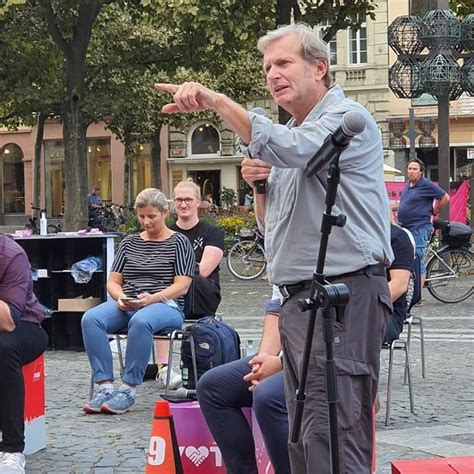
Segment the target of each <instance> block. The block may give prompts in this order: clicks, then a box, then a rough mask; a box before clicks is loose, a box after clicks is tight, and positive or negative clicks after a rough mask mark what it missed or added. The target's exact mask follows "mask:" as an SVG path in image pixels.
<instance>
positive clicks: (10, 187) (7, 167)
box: [0, 143, 25, 214]
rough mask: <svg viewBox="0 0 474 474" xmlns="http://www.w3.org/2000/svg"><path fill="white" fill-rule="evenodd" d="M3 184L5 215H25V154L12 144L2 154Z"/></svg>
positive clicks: (0, 156)
mask: <svg viewBox="0 0 474 474" xmlns="http://www.w3.org/2000/svg"><path fill="white" fill-rule="evenodd" d="M0 163H1V165H2V169H1V172H2V182H3V193H2V194H3V213H4V214H24V213H25V172H24V168H23V152H22V151H21V148H20V147H19V146H18V145H15V144H14V143H11V144H10V145H7V146H5V147H4V148H3V150H2V153H1V154H0Z"/></svg>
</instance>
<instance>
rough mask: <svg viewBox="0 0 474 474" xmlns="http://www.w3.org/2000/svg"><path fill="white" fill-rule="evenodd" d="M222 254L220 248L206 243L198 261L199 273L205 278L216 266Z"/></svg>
mask: <svg viewBox="0 0 474 474" xmlns="http://www.w3.org/2000/svg"><path fill="white" fill-rule="evenodd" d="M223 256H224V252H223V250H222V249H220V248H218V247H214V246H213V245H206V246H205V247H204V251H203V253H202V257H201V261H200V262H199V275H200V276H202V277H204V278H207V277H208V276H209V275H210V274H211V273H212V272H213V271H214V270H215V269H216V268H217V267H218V266H219V263H220V262H221V260H222V257H223Z"/></svg>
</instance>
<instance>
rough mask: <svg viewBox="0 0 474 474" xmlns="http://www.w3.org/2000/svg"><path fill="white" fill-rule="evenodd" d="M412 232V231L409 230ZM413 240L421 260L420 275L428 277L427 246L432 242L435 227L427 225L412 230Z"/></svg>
mask: <svg viewBox="0 0 474 474" xmlns="http://www.w3.org/2000/svg"><path fill="white" fill-rule="evenodd" d="M409 230H410V229H409ZM411 233H412V235H413V238H414V239H415V244H416V252H415V253H416V255H417V256H418V258H419V259H420V273H421V275H426V264H425V257H426V244H427V243H428V241H429V240H430V237H431V234H432V233H433V226H432V224H431V223H429V224H425V225H423V226H422V227H418V229H416V230H411Z"/></svg>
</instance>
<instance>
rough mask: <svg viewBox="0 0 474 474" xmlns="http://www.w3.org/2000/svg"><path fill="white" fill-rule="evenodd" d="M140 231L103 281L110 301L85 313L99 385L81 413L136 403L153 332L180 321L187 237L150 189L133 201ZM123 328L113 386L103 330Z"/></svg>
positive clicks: (187, 272) (190, 259)
mask: <svg viewBox="0 0 474 474" xmlns="http://www.w3.org/2000/svg"><path fill="white" fill-rule="evenodd" d="M135 210H136V212H137V217H138V221H139V223H140V225H141V226H142V228H143V231H142V232H141V233H140V234H133V235H129V236H128V237H126V238H125V239H124V240H123V241H122V242H121V244H120V247H119V249H118V252H117V255H116V256H115V259H114V262H113V264H112V269H111V272H110V276H109V280H108V282H107V290H108V293H109V296H110V299H109V301H107V302H106V303H103V304H101V305H99V306H96V307H94V308H92V309H90V310H89V311H87V312H86V313H85V314H84V317H83V318H82V333H83V336H84V346H85V348H86V352H87V356H88V357H89V362H90V364H91V367H92V372H93V377H94V381H95V383H97V384H98V385H99V388H98V390H97V391H96V393H95V394H94V396H93V398H92V399H91V400H89V401H88V402H87V403H86V404H85V405H84V406H83V409H84V411H85V412H86V413H100V412H104V413H112V414H120V413H125V412H126V411H127V410H129V409H130V408H131V406H132V405H133V404H134V403H135V393H136V388H135V387H136V386H137V385H140V384H141V383H142V381H143V376H144V374H145V370H146V366H147V363H148V360H149V358H150V355H151V349H152V344H153V334H154V333H156V332H159V331H160V330H162V329H165V328H166V329H168V328H169V329H174V328H176V329H179V328H181V326H182V324H183V320H184V312H183V308H184V298H183V297H184V295H185V294H186V293H187V291H188V288H189V285H190V284H191V281H192V276H193V274H194V266H195V259H194V252H193V248H192V247H191V244H190V243H189V240H188V239H187V238H186V237H184V236H183V235H181V234H180V233H179V232H174V231H173V230H171V229H169V228H168V227H167V225H166V217H167V216H168V202H167V199H166V197H165V195H164V194H163V193H162V192H161V191H159V190H158V189H155V188H148V189H144V190H143V191H142V192H141V193H139V194H138V196H137V198H136V201H135ZM120 330H128V331H127V332H128V341H127V352H126V356H125V368H124V373H123V377H122V384H121V385H120V386H119V387H118V388H116V389H114V387H113V380H114V377H113V365H112V353H111V350H110V346H109V340H108V337H107V334H110V333H115V332H118V331H120Z"/></svg>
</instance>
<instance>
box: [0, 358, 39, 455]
mask: <svg viewBox="0 0 474 474" xmlns="http://www.w3.org/2000/svg"><path fill="white" fill-rule="evenodd" d="M22 372H23V380H24V382H25V412H24V420H25V450H24V451H23V452H24V453H25V454H26V455H28V454H33V453H36V452H37V451H39V450H40V449H44V448H45V447H46V419H45V396H44V356H40V357H38V359H36V360H34V361H33V362H31V363H30V364H28V365H25V366H24V367H23V369H22ZM1 431H2V427H1V426H0V438H1Z"/></svg>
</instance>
